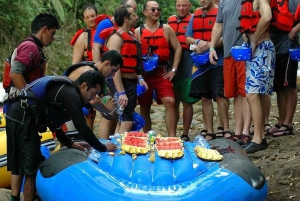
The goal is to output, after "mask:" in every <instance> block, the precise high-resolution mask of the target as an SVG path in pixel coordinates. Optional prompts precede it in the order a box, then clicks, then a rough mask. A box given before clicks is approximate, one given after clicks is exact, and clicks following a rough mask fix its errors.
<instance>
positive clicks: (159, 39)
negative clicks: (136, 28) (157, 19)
mask: <svg viewBox="0 0 300 201" xmlns="http://www.w3.org/2000/svg"><path fill="white" fill-rule="evenodd" d="M140 36H141V44H142V54H143V55H147V53H148V49H149V47H151V54H157V55H158V62H159V64H160V65H165V64H167V62H169V59H170V49H169V43H168V41H167V39H166V38H165V35H164V29H163V24H162V23H161V24H160V25H159V27H158V29H157V30H156V31H154V32H153V33H152V32H151V31H149V30H148V29H146V28H145V26H144V25H141V26H140ZM151 54H150V55H151Z"/></svg>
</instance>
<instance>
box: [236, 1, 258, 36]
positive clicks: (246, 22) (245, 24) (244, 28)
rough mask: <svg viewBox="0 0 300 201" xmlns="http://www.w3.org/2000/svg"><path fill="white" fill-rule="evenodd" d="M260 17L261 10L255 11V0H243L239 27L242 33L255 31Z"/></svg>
mask: <svg viewBox="0 0 300 201" xmlns="http://www.w3.org/2000/svg"><path fill="white" fill-rule="evenodd" d="M259 19H260V13H259V11H253V0H243V1H242V5H241V15H240V16H239V20H240V26H239V27H237V29H239V31H240V32H241V33H253V32H255V31H256V27H257V24H258V21H259Z"/></svg>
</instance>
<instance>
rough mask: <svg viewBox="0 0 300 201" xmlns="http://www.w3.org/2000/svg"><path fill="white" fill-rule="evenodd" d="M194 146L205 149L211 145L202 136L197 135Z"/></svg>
mask: <svg viewBox="0 0 300 201" xmlns="http://www.w3.org/2000/svg"><path fill="white" fill-rule="evenodd" d="M194 144H195V145H199V146H200V147H203V148H209V147H210V145H209V143H208V142H207V141H206V140H205V139H204V137H203V136H202V135H197V136H196V137H195V139H194Z"/></svg>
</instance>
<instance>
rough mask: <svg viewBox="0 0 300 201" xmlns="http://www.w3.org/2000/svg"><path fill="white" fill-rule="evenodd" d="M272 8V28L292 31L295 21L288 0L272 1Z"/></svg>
mask: <svg viewBox="0 0 300 201" xmlns="http://www.w3.org/2000/svg"><path fill="white" fill-rule="evenodd" d="M270 6H271V10H272V21H271V26H272V27H274V28H276V29H279V30H282V31H288V32H289V31H291V30H292V28H293V26H294V24H295V19H294V15H293V14H292V13H291V12H290V11H289V2H288V0H271V3H270Z"/></svg>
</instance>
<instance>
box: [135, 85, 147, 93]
mask: <svg viewBox="0 0 300 201" xmlns="http://www.w3.org/2000/svg"><path fill="white" fill-rule="evenodd" d="M145 92H146V87H144V86H142V85H140V84H137V85H136V94H137V96H141V95H143V94H144V93H145Z"/></svg>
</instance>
